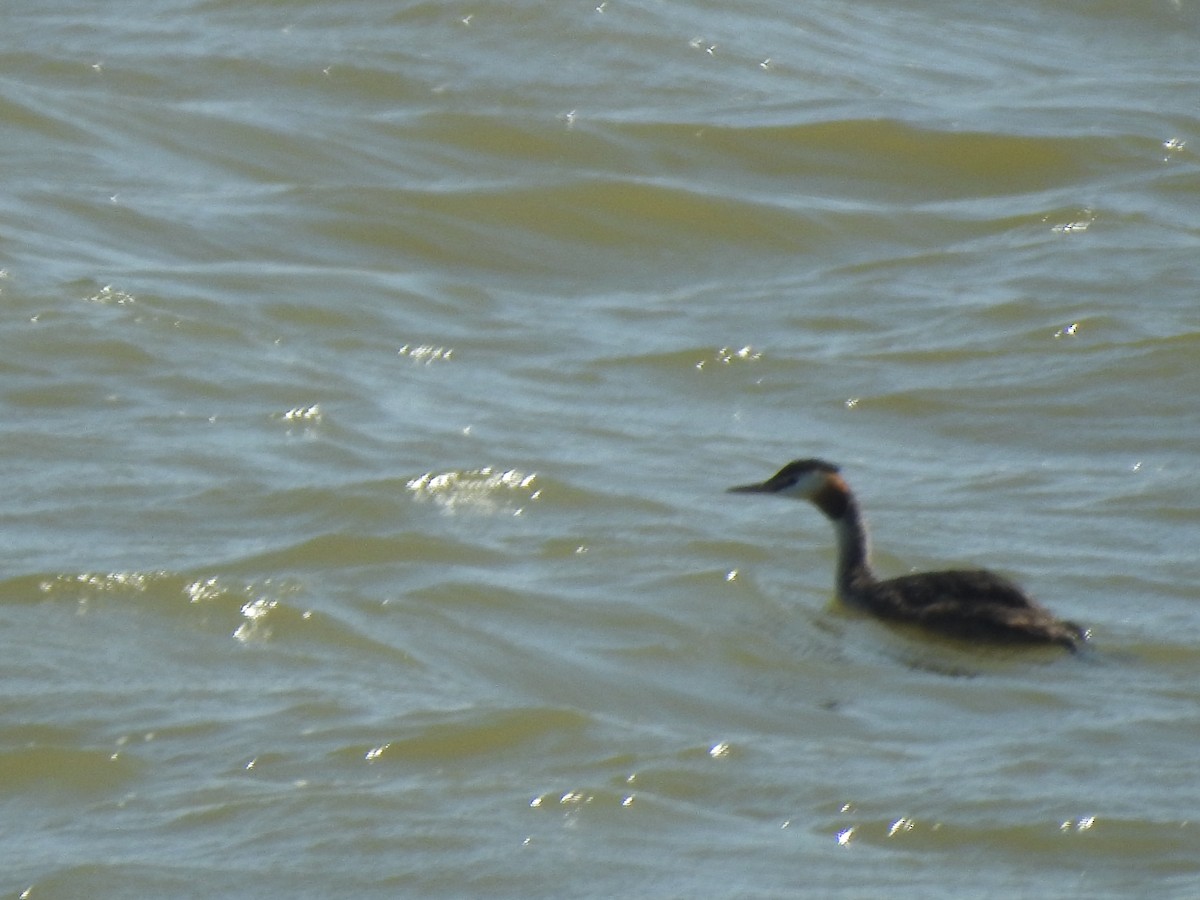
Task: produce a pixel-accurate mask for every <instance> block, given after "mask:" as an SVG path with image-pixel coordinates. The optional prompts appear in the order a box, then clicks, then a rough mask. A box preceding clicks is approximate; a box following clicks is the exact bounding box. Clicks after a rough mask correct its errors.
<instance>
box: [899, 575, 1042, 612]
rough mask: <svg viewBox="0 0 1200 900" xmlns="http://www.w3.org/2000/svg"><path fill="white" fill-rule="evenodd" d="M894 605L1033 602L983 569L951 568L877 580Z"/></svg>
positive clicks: (1011, 606) (1020, 606) (975, 605)
mask: <svg viewBox="0 0 1200 900" xmlns="http://www.w3.org/2000/svg"><path fill="white" fill-rule="evenodd" d="M878 587H879V588H881V589H886V591H887V593H888V594H890V595H892V596H893V598H894V602H895V603H896V604H897V605H902V606H904V607H906V608H908V609H911V610H914V611H915V610H918V609H920V608H924V607H941V608H945V607H954V606H961V605H964V604H969V605H970V606H971V607H973V608H975V609H979V608H980V607H998V608H1005V607H1007V608H1009V609H1028V608H1030V607H1031V606H1032V605H1034V604H1033V601H1031V600H1030V599H1029V597H1027V596H1025V594H1023V593H1022V592H1021V589H1020V588H1018V587H1017V586H1016V585H1015V584H1013V583H1012V582H1011V581H1009V580H1008V579H1007V578H1004V577H1002V576H1000V575H997V574H996V573H994V572H988V571H987V570H985V569H961V570H959V569H955V570H951V571H947V572H925V573H921V574H918V575H904V576H901V577H900V578H892V579H890V580H888V581H884V582H880V583H879V585H878Z"/></svg>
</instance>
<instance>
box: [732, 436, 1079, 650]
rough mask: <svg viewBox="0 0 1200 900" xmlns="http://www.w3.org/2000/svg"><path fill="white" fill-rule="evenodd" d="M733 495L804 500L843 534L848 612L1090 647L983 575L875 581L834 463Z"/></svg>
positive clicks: (862, 531)
mask: <svg viewBox="0 0 1200 900" xmlns="http://www.w3.org/2000/svg"><path fill="white" fill-rule="evenodd" d="M729 490H730V492H731V493H735V494H775V495H777V496H780V497H798V498H800V499H802V500H808V501H809V502H811V503H812V504H813V505H814V506H816V507H817V509H819V510H821V512H823V513H825V515H826V516H827V517H828V518H829V520H830V521H831V522H833V526H834V528H835V529H836V530H837V544H838V563H837V593H838V597H840V598H841V599H842V600H843V601H844V602H845V603H847V604H849V605H850V606H854V607H858V608H860V609H865V610H867V611H868V612H871V613H874V614H875V615H877V616H879V617H880V618H882V619H889V620H892V621H900V622H911V623H913V624H915V625H920V626H922V627H924V628H928V629H930V630H933V631H939V632H942V633H943V634H949V635H953V636H956V637H960V638H968V639H973V640H987V641H1012V642H1023V643H1030V644H1061V645H1062V646H1064V647H1066V648H1068V649H1069V650H1071V651H1072V652H1074V651H1075V650H1076V649H1078V646H1079V644H1080V642H1082V641H1085V640H1086V639H1087V633H1086V632H1085V631H1084V629H1082V628H1080V627H1079V626H1078V625H1076V624H1075V623H1074V622H1068V621H1065V620H1063V619H1059V618H1056V617H1055V616H1054V615H1053V614H1051V612H1050V611H1049V610H1048V609H1046V608H1045V607H1044V606H1042V605H1041V604H1040V603H1038V602H1037V601H1036V600H1034V599H1032V598H1031V597H1027V596H1026V595H1025V594H1024V593H1022V592H1021V589H1020V588H1018V587H1017V586H1016V585H1015V584H1013V583H1012V582H1011V581H1009V580H1008V579H1006V578H1002V577H1001V576H999V575H996V574H995V573H993V572H988V571H986V570H984V569H975V570H964V571H949V572H922V573H920V574H917V575H903V576H901V577H899V578H889V579H888V580H886V581H880V580H879V579H877V578H876V577H875V573H874V572H872V571H871V563H870V558H869V550H868V546H867V530H866V527H865V526H864V525H863V520H862V515H861V514H860V513H859V511H858V503H857V501H856V500H855V499H854V494H853V493H851V491H850V486H849V485H847V484H846V482H845V480H843V478H842V476H841V475H840V474H839V470H838V467H837V466H835V465H833V464H832V463H827V462H825V461H824V460H820V459H798V460H796V461H795V462H790V463H788V464H787V465H786V466H784V467H783V468H782V469H780V470H779V471H778V472H776V473H775V474H774V475H772V476H771V477H770V478H768V479H767V480H766V481H764V482H761V483H759V484H744V485H741V486H740V487H734V488H730V489H729Z"/></svg>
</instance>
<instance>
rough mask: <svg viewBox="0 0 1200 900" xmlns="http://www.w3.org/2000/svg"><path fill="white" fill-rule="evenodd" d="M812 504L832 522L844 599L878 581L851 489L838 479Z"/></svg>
mask: <svg viewBox="0 0 1200 900" xmlns="http://www.w3.org/2000/svg"><path fill="white" fill-rule="evenodd" d="M813 502H814V503H815V504H816V506H817V508H818V509H820V510H821V512H823V513H825V515H826V516H828V517H829V520H830V521H831V522H832V523H833V527H834V531H835V533H836V534H837V546H838V562H837V591H838V595H839V596H841V597H842V598H843V599H849V598H851V597H853V596H854V594H856V593H857V592H858V591H859V590H861V589H862V588H863V587H865V586H867V585H869V584H872V583H873V582H874V581H875V574H874V573H873V572H872V571H871V560H870V553H871V550H870V544H869V542H868V540H867V529H866V526H865V525H864V524H863V519H862V513H860V512H859V510H858V503H857V502H856V501H855V499H854V495H853V494H852V493H850V488H849V487H847V486H846V483H845V482H844V481H842V480H841V478H837V477H836V476H835V478H834V479H831V481H830V483H829V485H828V486H827V488H826V489H825V490H823V491H822V492H821V493H819V494H818V495H817V496H816V497H814V498H813Z"/></svg>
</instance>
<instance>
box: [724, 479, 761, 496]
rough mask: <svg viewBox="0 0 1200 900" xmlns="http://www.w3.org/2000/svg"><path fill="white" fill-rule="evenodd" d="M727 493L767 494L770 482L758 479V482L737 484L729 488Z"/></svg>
mask: <svg viewBox="0 0 1200 900" xmlns="http://www.w3.org/2000/svg"><path fill="white" fill-rule="evenodd" d="M725 493H727V494H769V493H771V486H770V482H768V481H760V482H759V483H758V484H739V485H738V486H737V487H731V488H729V489H728V490H727V491H726V492H725Z"/></svg>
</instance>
